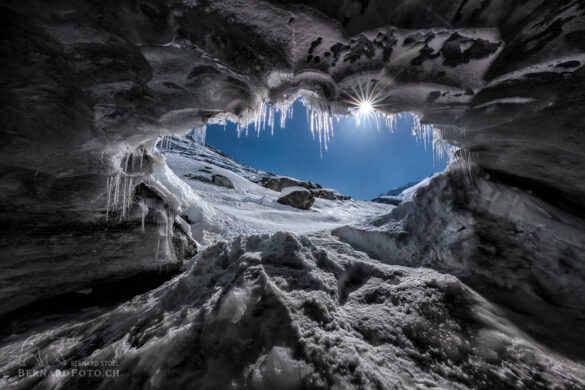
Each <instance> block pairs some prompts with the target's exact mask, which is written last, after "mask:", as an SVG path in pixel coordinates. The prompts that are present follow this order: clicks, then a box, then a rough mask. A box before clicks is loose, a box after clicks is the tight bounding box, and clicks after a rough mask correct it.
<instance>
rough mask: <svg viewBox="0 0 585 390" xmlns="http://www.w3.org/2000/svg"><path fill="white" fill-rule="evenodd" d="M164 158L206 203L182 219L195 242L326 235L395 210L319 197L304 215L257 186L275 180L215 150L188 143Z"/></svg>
mask: <svg viewBox="0 0 585 390" xmlns="http://www.w3.org/2000/svg"><path fill="white" fill-rule="evenodd" d="M165 156H166V161H167V163H168V165H169V167H170V168H171V169H172V170H173V171H174V172H175V174H177V176H179V177H180V178H182V179H183V180H185V181H186V182H187V183H188V184H189V186H191V188H192V189H193V191H194V192H196V193H197V194H198V195H199V197H200V198H201V202H200V203H199V204H197V205H194V206H192V207H191V208H189V209H188V210H186V211H185V212H184V213H183V215H185V216H186V217H187V218H186V219H188V220H189V221H190V222H191V230H192V232H193V236H194V238H195V239H196V240H198V241H199V242H200V243H201V244H203V245H207V244H209V243H212V242H215V241H218V240H223V239H228V238H233V237H236V236H238V235H241V234H263V233H274V232H277V231H287V232H292V233H300V234H306V233H314V232H319V231H327V230H332V229H335V228H337V227H341V226H344V225H347V224H349V223H357V222H360V221H365V220H366V219H367V218H371V217H372V216H376V215H382V214H385V213H388V212H389V211H390V210H391V209H392V208H393V206H389V205H383V204H377V203H372V202H364V201H356V200H327V199H321V198H316V199H315V203H314V204H313V206H312V207H311V208H310V209H309V210H299V209H296V208H294V207H291V206H286V205H282V204H279V203H277V200H278V198H279V197H280V196H281V193H280V192H277V191H273V190H270V189H268V188H265V187H262V186H261V185H259V184H256V183H255V182H253V181H252V180H254V181H259V180H260V179H261V178H262V177H267V176H269V175H271V176H274V175H272V174H269V173H267V172H263V171H258V170H255V169H253V168H250V167H246V166H243V165H241V164H238V163H237V162H236V161H234V160H233V159H232V158H231V157H229V156H227V155H225V154H223V153H222V152H220V151H218V150H216V149H214V148H212V147H209V146H203V145H200V144H197V143H196V142H193V141H191V140H189V139H188V138H187V139H186V140H185V141H183V142H180V143H179V142H175V143H174V147H173V146H167V147H166V151H165ZM209 172H210V173H209ZM200 174H203V175H222V176H224V177H226V178H227V179H228V180H230V181H231V182H232V184H233V186H234V188H233V189H230V188H226V187H221V186H217V185H214V184H211V183H206V182H203V181H200V180H197V179H193V178H192V177H193V176H196V175H200Z"/></svg>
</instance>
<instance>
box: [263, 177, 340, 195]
mask: <svg viewBox="0 0 585 390" xmlns="http://www.w3.org/2000/svg"><path fill="white" fill-rule="evenodd" d="M257 183H258V184H260V185H261V186H263V187H266V188H270V189H271V190H273V191H277V192H280V191H282V190H283V189H284V188H287V187H303V188H306V189H307V190H309V191H311V193H312V194H313V196H315V197H317V198H322V199H327V200H349V199H351V196H346V195H341V194H340V193H339V192H337V191H335V190H331V189H328V188H323V186H322V185H321V184H318V183H313V182H310V181H300V180H296V179H293V178H290V177H286V176H274V175H269V176H268V175H266V176H263V177H262V178H261V179H260V180H258V181H257Z"/></svg>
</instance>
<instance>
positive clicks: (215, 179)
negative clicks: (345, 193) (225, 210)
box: [185, 171, 234, 188]
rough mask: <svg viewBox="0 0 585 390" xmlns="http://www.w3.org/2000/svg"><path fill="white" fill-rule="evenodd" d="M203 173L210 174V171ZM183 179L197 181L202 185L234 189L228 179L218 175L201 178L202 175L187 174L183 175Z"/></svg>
mask: <svg viewBox="0 0 585 390" xmlns="http://www.w3.org/2000/svg"><path fill="white" fill-rule="evenodd" d="M203 173H209V174H211V172H210V171H205V172H203ZM185 177H186V178H188V179H193V180H199V181H202V182H204V183H209V184H214V185H216V186H220V187H225V188H234V183H232V182H231V181H230V179H228V178H227V177H225V176H223V175H219V174H215V175H209V176H203V175H193V174H190V173H189V174H187V175H185Z"/></svg>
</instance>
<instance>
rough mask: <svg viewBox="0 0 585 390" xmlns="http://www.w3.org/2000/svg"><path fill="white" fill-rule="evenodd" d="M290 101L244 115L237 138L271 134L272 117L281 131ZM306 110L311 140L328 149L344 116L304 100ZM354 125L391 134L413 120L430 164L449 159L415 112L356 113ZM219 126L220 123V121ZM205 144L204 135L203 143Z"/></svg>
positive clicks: (261, 106) (263, 105)
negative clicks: (369, 122)
mask: <svg viewBox="0 0 585 390" xmlns="http://www.w3.org/2000/svg"><path fill="white" fill-rule="evenodd" d="M293 103H294V101H293V102H290V101H289V102H278V103H275V104H271V103H261V104H259V105H258V107H257V108H256V109H255V110H254V111H250V112H249V113H247V114H245V115H243V116H242V117H241V118H239V120H238V122H236V132H237V134H238V137H240V135H241V134H242V133H244V134H245V135H246V136H247V135H248V132H249V129H250V127H252V128H253V129H254V131H255V132H256V133H257V134H258V135H260V132H261V131H264V130H266V129H267V128H269V129H270V133H271V134H274V123H275V118H276V117H279V119H280V128H282V129H284V128H285V125H286V120H287V119H292V117H293ZM303 104H304V105H305V108H306V115H307V125H308V127H309V130H310V131H311V135H312V136H313V139H315V138H317V140H318V141H319V147H320V148H322V147H324V148H325V150H327V145H328V143H329V140H330V138H331V137H332V136H333V120H334V119H335V120H336V121H337V122H338V123H339V120H340V118H341V117H343V116H344V115H335V114H332V113H331V109H330V107H329V106H324V105H322V104H319V103H308V102H306V101H303ZM354 117H355V121H356V126H358V127H359V126H361V125H362V123H363V119H369V118H370V117H371V118H372V119H373V120H374V122H375V124H376V128H377V130H378V131H381V130H382V128H383V127H384V126H385V127H386V128H387V129H388V130H389V131H391V132H394V131H395V130H397V129H398V120H403V119H405V118H407V117H412V119H413V122H414V124H413V127H412V134H413V135H414V136H416V137H417V141H418V142H419V143H421V144H422V145H423V146H424V148H425V150H427V147H431V148H432V151H433V161H436V162H440V161H442V160H443V159H445V158H446V157H447V156H448V150H449V145H448V143H447V142H446V141H445V140H443V138H442V135H441V132H440V130H439V129H438V128H435V127H434V126H433V125H432V124H421V123H420V117H419V116H418V115H417V114H415V113H399V114H385V113H382V112H380V111H378V110H374V111H372V112H371V113H370V114H368V116H367V117H366V118H361V115H359V114H358V113H357V112H356V113H355V114H354ZM222 122H223V124H224V126H226V125H227V121H226V120H222ZM220 123H221V122H220ZM204 142H205V139H204V136H203V142H202V143H204Z"/></svg>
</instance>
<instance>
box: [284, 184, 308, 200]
mask: <svg viewBox="0 0 585 390" xmlns="http://www.w3.org/2000/svg"><path fill="white" fill-rule="evenodd" d="M293 192H311V191H309V190H308V189H306V188H303V187H298V186H292V187H285V188H283V189H282V191H280V197H281V198H282V197H285V196H287V195H290V194H291V193H293Z"/></svg>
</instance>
